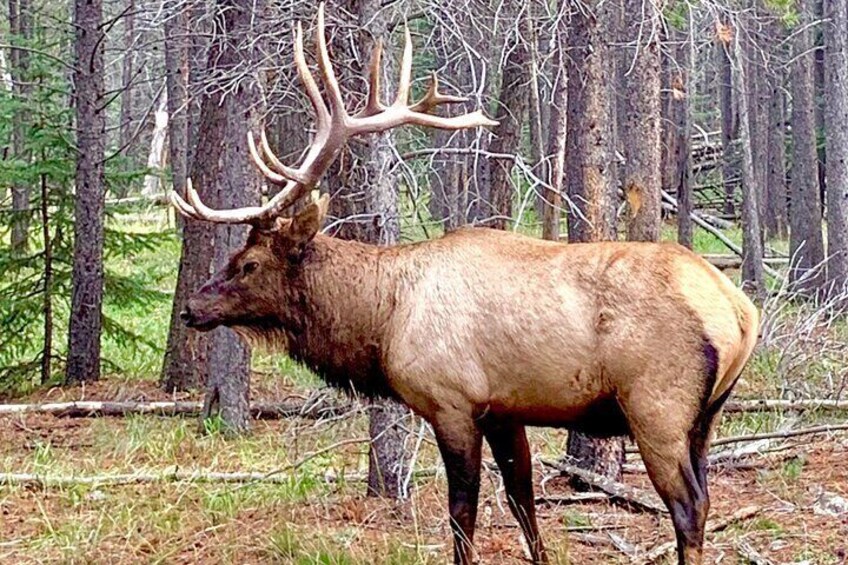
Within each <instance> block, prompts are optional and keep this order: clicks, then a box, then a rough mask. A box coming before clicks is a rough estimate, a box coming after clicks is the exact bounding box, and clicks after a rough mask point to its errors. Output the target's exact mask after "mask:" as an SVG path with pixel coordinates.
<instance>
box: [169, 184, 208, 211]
mask: <svg viewBox="0 0 848 565" xmlns="http://www.w3.org/2000/svg"><path fill="white" fill-rule="evenodd" d="M186 183H191V179H186ZM168 200H169V201H170V202H171V205H172V206H173V207H174V208H176V210H177V212H179V213H180V215H182V216H185V217H186V218H191V219H193V220H202V219H203V218H201V217H200V216H198V215H197V212H196V211H195V209H194V208H192V207H191V206H190V205H189V204H188V203H187V202H186V201H185V200H183V198H182V196H180V195H179V194H177V191H176V190H172V191H171V192H170V194H168Z"/></svg>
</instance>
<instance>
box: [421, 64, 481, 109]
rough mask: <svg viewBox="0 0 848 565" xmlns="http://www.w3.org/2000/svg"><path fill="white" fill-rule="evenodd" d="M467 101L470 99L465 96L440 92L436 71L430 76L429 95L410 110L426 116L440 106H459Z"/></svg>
mask: <svg viewBox="0 0 848 565" xmlns="http://www.w3.org/2000/svg"><path fill="white" fill-rule="evenodd" d="M467 101H468V98H466V97H465V96H452V95H450V94H442V93H441V92H439V76H438V75H437V74H436V71H433V73H432V74H431V75H430V86H429V87H428V88H427V94H425V95H424V97H423V98H422V99H421V100H419V101H418V102H416V103H415V104H413V105H412V106H411V107H410V108H409V109H410V110H411V111H412V112H423V113H425V114H426V113H428V112H430V111H431V110H432V109H433V108H435V107H436V106H438V105H440V104H457V103H460V102H467Z"/></svg>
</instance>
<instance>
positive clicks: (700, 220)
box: [662, 190, 783, 279]
mask: <svg viewBox="0 0 848 565" xmlns="http://www.w3.org/2000/svg"><path fill="white" fill-rule="evenodd" d="M662 198H663V200H665V201H666V202H668V203H669V204H672V205H674V206H677V200H675V199H674V197H673V196H671V195H670V194H669V193H667V192H666V191H664V190H663V191H662ZM689 217H690V218H692V221H693V222H695V223H696V224H698V225H699V226H701V227H702V228H704V229H705V230H707V231H708V232H710V233H711V234H712V235H713V236H715V237H716V238H717V239H718V240H719V241H721V242H722V243H723V244H724V245H726V246H727V248H728V249H730V250H731V251H733V252H734V253H736V254H737V255H739V256H740V257H742V256H743V255H744V254H743V251H742V248H741V247H739V246H738V245H736V244H735V243H733V242H732V241H730V238H728V237H727V236H726V235H724V234H723V233H722V232H721V230H719V229H718V228H716V227H715V226H713V225H712V224H710V223H709V222H707V221H706V220H705V219H704V218H702V217H701V216H700V215H699V214H698V213H697V212H692V213H691V214H689ZM763 270H764V271H765V272H766V273H768V274H769V276H771V277H774V278H776V279H782V278H783V277H781V276H780V273H778V272H777V271H775V270H774V269H772V268H771V267H769V266H768V265H763Z"/></svg>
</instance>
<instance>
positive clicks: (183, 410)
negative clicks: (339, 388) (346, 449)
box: [0, 400, 356, 420]
mask: <svg viewBox="0 0 848 565" xmlns="http://www.w3.org/2000/svg"><path fill="white" fill-rule="evenodd" d="M202 408H203V403H201V402H185V401H167V402H113V401H98V400H80V401H75V402H49V403H42V404H0V416H3V415H6V416H8V415H15V414H52V415H53V416H56V417H57V418H94V417H100V416H119V417H120V416H129V415H138V414H148V415H152V416H199V415H200V413H201V410H202ZM355 409H356V405H355V404H352V403H337V402H326V401H325V402H315V401H311V402H310V401H305V402H289V403H273V402H254V403H253V404H251V406H250V413H251V415H252V416H253V417H254V418H256V419H260V420H276V419H282V418H308V419H312V420H320V419H323V418H331V417H336V416H341V415H343V414H346V413H348V412H352V411H354V410H355Z"/></svg>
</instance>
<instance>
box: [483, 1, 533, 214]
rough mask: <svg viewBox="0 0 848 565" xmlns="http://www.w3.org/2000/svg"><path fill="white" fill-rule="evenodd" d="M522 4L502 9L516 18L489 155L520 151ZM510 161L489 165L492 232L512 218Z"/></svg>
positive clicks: (526, 70)
mask: <svg viewBox="0 0 848 565" xmlns="http://www.w3.org/2000/svg"><path fill="white" fill-rule="evenodd" d="M526 9H528V8H527V6H526V5H525V4H524V3H523V2H519V1H518V0H509V1H508V2H507V5H506V6H505V11H506V13H507V14H508V16H507V17H508V18H510V19H512V18H516V23H517V25H515V26H513V29H514V32H515V33H514V35H512V36H511V37H509V39H508V40H507V43H506V45H505V46H504V49H505V50H507V52H508V55H507V57H506V61H505V62H504V67H503V73H502V78H501V91H500V95H499V96H498V109H497V112H495V120H496V121H497V122H498V125H497V126H495V128H494V130H493V134H494V139H492V142H491V144H490V145H489V151H491V152H492V153H512V154H514V153H518V152H520V149H521V128H522V125H523V124H524V119H525V117H526V116H527V110H528V105H529V103H530V96H529V88H528V86H529V84H530V75H531V73H530V64H531V61H530V49H529V45H528V40H529V34H528V32H527V18H526V17H525V16H524V15H523V10H526ZM512 168H513V161H511V160H506V159H498V160H497V161H495V162H494V163H492V183H491V187H492V188H491V191H490V198H491V201H492V206H493V208H494V213H495V217H494V218H492V220H491V221H489V222H487V224H488V225H490V226H491V227H493V228H496V229H501V230H503V229H507V227H508V226H509V223H510V220H512V219H515V218H512V201H513V198H514V197H515V189H514V186H513V183H512V178H511V177H512Z"/></svg>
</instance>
